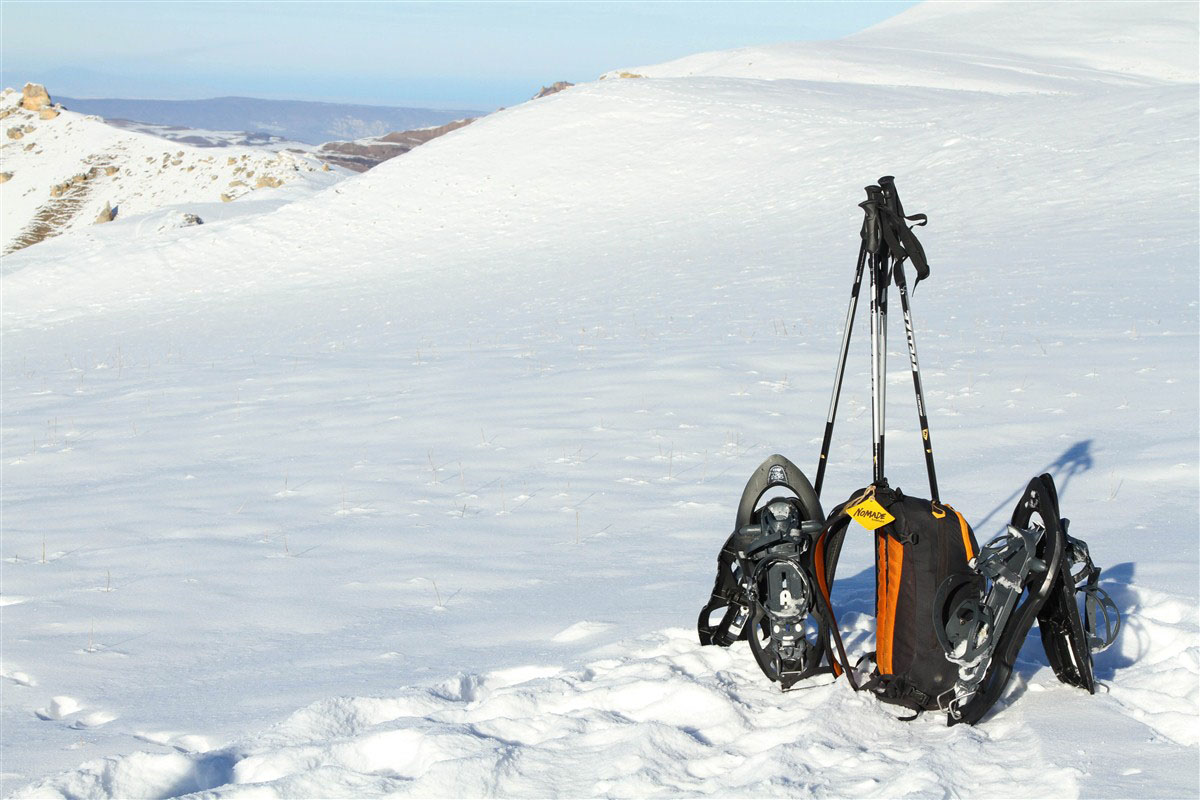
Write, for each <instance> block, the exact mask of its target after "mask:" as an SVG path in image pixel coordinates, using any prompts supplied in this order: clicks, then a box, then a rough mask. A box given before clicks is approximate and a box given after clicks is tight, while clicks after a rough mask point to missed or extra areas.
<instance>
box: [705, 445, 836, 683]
mask: <svg viewBox="0 0 1200 800" xmlns="http://www.w3.org/2000/svg"><path fill="white" fill-rule="evenodd" d="M772 489H784V490H787V491H788V492H789V493H790V495H791V496H786V495H784V496H777V497H772V498H771V499H769V500H768V501H767V502H766V503H764V504H763V505H762V506H759V502H760V501H761V500H762V498H763V497H764V496H765V495H766V494H767V493H768V492H769V491H771V490H772ZM823 524H824V514H823V513H822V511H821V504H820V501H819V500H817V496H816V493H815V492H814V491H813V489H812V486H811V485H810V484H809V482H808V479H807V478H806V477H805V476H804V474H803V473H802V472H801V471H800V469H799V468H798V467H796V465H795V464H793V463H792V462H791V461H789V460H788V459H786V458H784V457H783V456H781V455H773V456H771V457H770V458H768V459H767V460H766V461H764V462H763V463H762V464H761V465H760V466H759V467H758V469H756V470H755V471H754V474H753V475H752V476H751V477H750V480H749V482H748V483H747V484H746V488H745V490H743V492H742V498H741V501H740V502H739V503H738V511H737V516H736V518H735V521H734V530H733V533H732V534H731V535H730V536H729V538H728V539H727V540H726V542H725V545H724V546H723V547H722V548H721V552H720V554H719V555H718V557H717V578H716V581H715V583H714V585H713V591H712V596H711V597H710V598H709V601H708V603H706V604H705V606H704V608H703V609H702V610H701V612H700V618H699V620H698V621H697V632H698V634H699V637H700V643H701V644H704V645H708V644H715V645H718V646H721V647H728V646H729V645H731V644H733V642H736V641H738V640H740V639H748V640H749V644H750V650H751V652H752V653H753V654H754V658H755V660H756V661H757V662H758V665H759V666H760V667H761V668H762V670H763V673H764V674H766V676H767V677H768V678H770V679H771V680H772V681H777V682H779V684H780V686H781V687H782V688H784V689H788V688H790V687H791V686H792V685H793V684H794V683H796V681H799V680H801V679H802V678H805V677H808V676H810V675H814V674H817V673H818V672H821V671H823V670H822V667H821V662H822V660H823V656H824V655H825V653H826V647H827V645H826V642H827V641H828V638H829V637H828V631H827V625H826V623H825V619H824V617H823V616H822V615H820V614H818V613H815V612H816V604H817V598H816V587H817V584H816V581H815V579H814V577H813V562H812V543H813V540H814V538H815V537H816V536H817V535H818V534H819V533H820V531H821V528H822V526H823Z"/></svg>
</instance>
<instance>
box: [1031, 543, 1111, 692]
mask: <svg viewBox="0 0 1200 800" xmlns="http://www.w3.org/2000/svg"><path fill="white" fill-rule="evenodd" d="M1069 522H1070V521H1069V520H1065V519H1064V520H1063V521H1062V523H1063V534H1064V537H1065V539H1066V553H1065V555H1064V557H1063V559H1062V562H1061V564H1060V567H1059V573H1058V579H1057V580H1056V581H1055V583H1054V588H1053V589H1052V590H1051V592H1050V597H1049V599H1048V600H1047V601H1046V605H1045V606H1043V607H1042V611H1041V613H1040V614H1038V631H1039V632H1040V633H1041V636H1042V646H1043V647H1044V648H1045V650H1046V658H1047V659H1048V660H1049V661H1050V666H1051V668H1052V669H1053V670H1054V674H1055V675H1056V676H1057V677H1058V679H1059V680H1060V681H1062V682H1063V683H1066V684H1069V685H1071V686H1078V687H1079V688H1081V689H1086V690H1087V691H1088V693H1089V694H1095V693H1096V678H1095V675H1094V674H1093V671H1092V653H1098V652H1100V651H1101V650H1104V649H1105V648H1107V647H1108V646H1109V645H1111V644H1112V643H1113V642H1114V641H1116V638H1117V633H1118V632H1120V630H1121V613H1120V612H1119V611H1118V610H1117V606H1116V604H1115V603H1113V601H1112V598H1111V597H1109V596H1108V593H1107V592H1105V591H1104V590H1103V589H1101V588H1100V586H1099V582H1100V568H1099V567H1097V566H1096V565H1095V564H1093V563H1092V558H1091V555H1090V554H1089V553H1088V547H1087V544H1086V543H1085V542H1083V541H1081V540H1079V539H1076V538H1074V537H1073V536H1068V535H1066V531H1067V526H1068V524H1069ZM1077 566H1078V567H1079V569H1078V570H1076V567H1077ZM1079 593H1082V594H1083V605H1084V612H1085V613H1084V614H1083V615H1081V614H1080V612H1079V601H1078V599H1077V596H1078V594H1079Z"/></svg>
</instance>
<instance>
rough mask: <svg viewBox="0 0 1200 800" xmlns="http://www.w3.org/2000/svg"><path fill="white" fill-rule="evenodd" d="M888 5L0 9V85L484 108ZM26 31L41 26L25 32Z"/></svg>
mask: <svg viewBox="0 0 1200 800" xmlns="http://www.w3.org/2000/svg"><path fill="white" fill-rule="evenodd" d="M911 5H913V3H912V2H907V1H904V0H901V1H897V2H892V1H891V0H888V1H887V2H844V1H843V2H370V3H367V2H246V1H245V0H243V1H241V2H156V1H153V0H151V1H149V2H46V1H45V0H39V1H38V2H29V1H28V0H3V2H0V45H2V50H0V71H2V73H3V81H2V82H3V84H4V85H5V86H20V85H21V84H23V83H24V82H25V81H35V82H41V83H45V84H46V86H47V88H49V89H50V91H51V92H52V93H58V94H62V95H67V96H74V97H140V98H156V99H194V98H202V97H215V96H221V95H232V94H236V95H248V96H254V97H271V98H278V99H288V100H325V101H331V102H352V103H368V104H376V105H402V106H404V105H407V106H428V107H437V108H468V109H479V110H490V109H493V108H496V107H498V106H502V105H512V104H515V103H519V102H522V101H524V100H526V99H528V98H529V97H530V96H531V95H532V94H533V93H534V92H536V91H537V89H538V88H539V87H540V86H542V85H544V84H548V83H553V82H554V81H556V80H568V81H572V82H576V83H577V82H580V81H588V80H593V79H595V78H596V77H597V76H598V75H599V74H600V73H602V72H605V71H607V70H610V69H616V68H618V67H625V66H635V65H638V64H653V63H657V62H661V61H667V60H670V59H672V58H678V57H680V56H684V55H688V54H690V53H696V52H702V51H705V50H723V49H728V48H733V47H741V46H745V45H753V44H764V43H770V42H785V41H799V40H816V39H833V38H838V37H840V36H845V35H847V34H849V33H853V32H855V31H857V30H861V29H862V28H865V27H868V26H870V25H873V24H874V23H876V22H879V21H881V20H884V19H887V18H888V17H891V16H894V15H895V14H898V13H899V12H901V11H903V10H904V9H905V8H907V7H909V6H911ZM30 32H37V33H36V34H35V35H31V33H30Z"/></svg>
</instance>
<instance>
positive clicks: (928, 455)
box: [895, 264, 941, 503]
mask: <svg viewBox="0 0 1200 800" xmlns="http://www.w3.org/2000/svg"><path fill="white" fill-rule="evenodd" d="M895 278H896V286H897V287H898V288H899V289H900V310H901V311H903V312H904V332H905V333H906V334H908V359H909V361H910V362H911V363H912V376H913V389H914V390H915V391H916V394H917V420H918V421H919V423H920V425H921V442H922V445H923V446H924V448H925V469H926V471H928V472H929V495H930V497H929V499H930V500H932V501H933V502H935V503H940V502H941V498H940V497H938V488H937V473H936V472H935V471H934V468H933V440H931V439H930V438H929V417H928V416H927V415H926V413H925V390H924V389H923V388H922V386H921V367H920V366H919V365H918V364H917V340H916V339H915V338H913V323H912V311H911V310H910V309H909V305H908V285H907V283H906V282H905V280H904V266H903V265H899V264H898V265H897V266H896V276H895Z"/></svg>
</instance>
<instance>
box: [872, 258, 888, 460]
mask: <svg viewBox="0 0 1200 800" xmlns="http://www.w3.org/2000/svg"><path fill="white" fill-rule="evenodd" d="M871 262H872V263H871V437H872V453H871V457H872V462H873V475H874V482H875V483H881V482H882V481H883V479H884V476H883V438H884V436H883V430H884V402H885V393H884V385H883V384H884V373H885V371H886V369H887V367H886V365H885V364H886V362H885V359H886V358H887V353H886V352H885V351H884V348H885V347H886V346H887V345H886V343H885V342H886V340H885V338H884V337H885V333H884V330H883V327H884V325H885V324H886V322H887V316H886V314H887V312H886V310H885V308H884V305H885V304H886V301H887V279H886V276H885V275H884V274H883V273H884V270H883V268H882V267H881V262H882V263H883V264H886V263H887V257H886V256H875V257H874V258H872V259H871Z"/></svg>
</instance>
